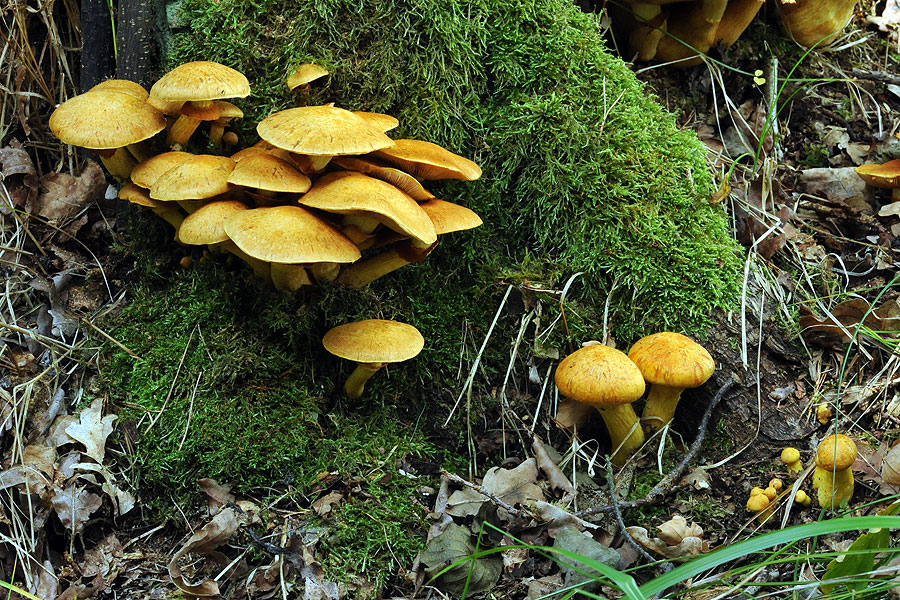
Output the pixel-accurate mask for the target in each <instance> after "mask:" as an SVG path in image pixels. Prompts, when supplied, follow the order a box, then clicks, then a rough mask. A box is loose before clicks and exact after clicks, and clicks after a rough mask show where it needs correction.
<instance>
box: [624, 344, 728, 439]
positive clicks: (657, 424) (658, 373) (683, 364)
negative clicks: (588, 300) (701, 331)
mask: <svg viewBox="0 0 900 600" xmlns="http://www.w3.org/2000/svg"><path fill="white" fill-rule="evenodd" d="M628 358H630V359H631V360H632V361H634V364H636V365H637V366H638V368H639V369H640V370H641V373H643V375H644V379H646V380H647V383H649V384H650V393H649V394H648V396H647V404H645V405H644V411H643V413H642V414H641V424H642V425H643V426H644V428H645V429H647V430H648V431H658V430H660V429H662V428H663V427H664V426H665V425H667V424H668V423H669V422H671V421H672V418H673V417H674V416H675V407H676V406H677V405H678V400H679V399H680V398H681V392H682V391H684V390H685V389H687V388H695V387H699V386H701V385H703V384H704V383H705V382H706V380H707V379H709V378H710V377H711V376H712V374H713V371H715V369H716V363H715V362H713V359H712V357H711V356H710V355H709V352H707V351H706V349H705V348H704V347H703V346H701V345H700V344H698V343H696V342H695V341H693V340H692V339H690V338H689V337H687V336H684V335H681V334H680V333H673V332H671V331H663V332H660V333H654V334H652V335H648V336H646V337H643V338H641V339H639V340H638V341H637V342H635V343H634V345H633V346H632V347H631V350H629V351H628Z"/></svg>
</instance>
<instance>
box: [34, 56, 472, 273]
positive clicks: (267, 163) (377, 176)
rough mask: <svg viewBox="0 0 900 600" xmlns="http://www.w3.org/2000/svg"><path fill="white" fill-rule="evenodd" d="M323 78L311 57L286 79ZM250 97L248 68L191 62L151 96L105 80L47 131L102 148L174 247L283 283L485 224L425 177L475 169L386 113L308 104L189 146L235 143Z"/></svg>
mask: <svg viewBox="0 0 900 600" xmlns="http://www.w3.org/2000/svg"><path fill="white" fill-rule="evenodd" d="M326 74H327V71H325V70H324V69H322V68H321V67H317V66H316V65H302V66H301V68H299V69H297V71H296V72H295V73H294V74H293V75H292V76H291V77H290V78H289V80H288V84H289V86H290V87H291V88H292V89H293V88H297V89H299V90H301V91H302V90H303V89H304V86H305V87H308V86H309V83H310V82H311V81H314V80H315V79H317V78H320V77H322V76H324V75H326ZM249 94H250V85H249V82H248V81H247V78H246V77H244V76H243V75H242V74H241V73H239V72H238V71H235V70H234V69H231V68H230V67H227V66H225V65H221V64H218V63H214V62H208V61H197V62H190V63H185V64H183V65H180V66H178V67H176V68H175V69H173V70H172V71H170V72H169V73H167V74H165V75H164V76H163V77H162V78H161V79H160V80H159V81H157V82H156V83H155V84H154V85H153V87H152V88H151V90H150V92H147V91H146V90H144V89H143V88H142V87H141V86H140V85H138V84H136V83H133V82H130V81H125V80H110V81H107V82H104V83H102V84H100V85H98V86H97V87H96V88H94V89H92V90H90V91H88V92H86V93H85V94H82V95H80V96H76V97H74V98H72V99H71V100H68V101H66V102H64V103H63V104H61V105H60V106H59V107H58V108H57V109H56V111H54V113H53V115H52V116H51V119H50V127H51V130H52V131H53V133H54V134H55V135H56V136H57V137H59V138H60V139H61V140H62V141H63V142H66V143H68V144H73V145H77V146H81V147H83V148H87V149H89V150H92V151H94V152H97V153H98V154H99V155H100V157H101V160H103V162H104V164H105V165H106V166H107V169H108V170H109V171H110V173H111V174H112V175H113V176H115V177H116V178H117V179H119V180H120V181H122V182H123V187H122V188H121V191H120V193H119V197H120V198H122V199H124V200H127V201H129V202H131V203H134V204H138V205H141V206H146V207H148V208H150V209H151V210H152V211H153V212H154V213H156V214H157V215H159V216H160V217H162V218H163V219H165V220H166V221H167V222H169V223H170V224H172V225H173V226H174V227H175V228H176V240H177V241H178V242H180V243H182V244H189V245H207V246H209V247H210V248H211V249H214V250H217V251H225V252H230V253H232V254H234V255H236V256H238V257H240V258H241V259H243V260H244V261H245V262H247V263H248V264H249V265H250V266H251V268H252V269H253V271H254V273H255V274H256V275H257V276H258V277H259V278H261V279H264V280H266V281H270V282H271V283H272V284H274V286H275V287H276V288H277V289H280V290H284V291H295V290H297V289H300V288H301V287H303V286H305V285H311V284H313V283H318V282H322V281H335V280H336V281H337V282H338V283H341V284H344V285H348V286H350V287H362V286H365V285H367V284H368V283H371V282H372V281H374V280H376V279H378V278H379V277H381V276H383V275H386V274H387V273H390V272H392V271H394V270H396V269H398V268H400V267H402V266H404V265H407V264H409V263H411V262H418V261H421V260H423V259H424V258H425V257H427V256H428V254H429V253H430V252H431V250H432V249H433V248H434V247H435V245H436V244H437V241H438V236H439V235H443V234H446V233H451V232H454V231H461V230H464V229H471V228H474V227H478V226H479V225H481V224H482V221H481V219H480V218H479V217H478V215H477V214H475V213H474V212H473V211H472V210H470V209H468V208H466V207H464V206H461V205H459V204H455V203H452V202H447V201H444V200H440V199H438V198H435V196H434V195H433V194H432V193H431V192H429V191H428V190H427V189H426V188H425V187H424V185H423V183H422V182H423V181H425V182H427V181H430V180H435V179H462V180H468V181H472V180H475V179H478V177H480V176H481V169H480V168H479V166H478V165H477V164H476V163H474V162H472V161H471V160H468V159H466V158H464V157H462V156H459V155H457V154H454V153H452V152H450V151H449V150H446V149H445V148H442V147H441V146H438V145H437V144H433V143H431V142H427V141H422V140H412V139H397V140H394V139H391V138H390V137H388V136H387V135H386V132H387V131H390V130H391V129H393V128H395V127H397V126H398V125H399V123H398V121H397V119H395V118H394V117H392V116H390V115H386V114H380V113H370V112H353V111H349V110H345V109H343V108H339V107H336V106H332V105H326V106H300V107H297V108H291V109H287V110H282V111H279V112H276V113H274V114H271V115H269V116H268V117H266V118H265V119H263V120H262V121H261V122H260V123H259V124H258V126H257V133H258V134H259V136H260V138H261V141H260V142H258V143H257V144H255V145H254V146H251V147H249V148H246V149H244V150H241V151H238V152H235V153H233V154H231V155H230V156H220V155H214V154H193V153H190V152H186V151H185V150H184V148H185V146H186V145H187V143H188V141H189V140H190V138H191V137H192V136H193V135H194V134H195V132H196V131H197V130H198V129H200V128H201V126H203V127H204V128H206V127H208V135H209V138H210V140H211V142H212V145H213V146H214V147H215V148H217V149H221V148H224V147H228V146H230V145H234V144H235V143H236V142H237V138H236V135H235V134H234V132H231V131H227V127H228V125H229V123H230V122H231V120H233V119H237V118H241V117H242V116H243V113H242V112H241V111H240V109H239V108H238V107H236V106H235V105H234V104H231V103H230V102H228V101H227V99H235V98H242V97H245V96H247V95H249ZM163 130H165V131H166V146H167V147H168V148H170V149H171V150H169V151H166V152H162V153H159V154H154V153H153V152H152V150H151V147H150V146H149V145H148V144H147V143H146V140H149V138H152V137H154V136H155V135H156V134H157V133H160V132H161V131H163ZM364 253H365V255H364Z"/></svg>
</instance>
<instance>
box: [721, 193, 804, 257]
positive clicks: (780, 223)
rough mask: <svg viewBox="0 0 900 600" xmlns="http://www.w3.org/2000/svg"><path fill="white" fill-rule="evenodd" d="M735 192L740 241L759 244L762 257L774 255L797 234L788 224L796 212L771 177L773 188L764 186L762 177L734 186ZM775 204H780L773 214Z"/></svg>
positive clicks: (758, 250)
mask: <svg viewBox="0 0 900 600" xmlns="http://www.w3.org/2000/svg"><path fill="white" fill-rule="evenodd" d="M732 195H733V196H735V197H737V198H738V199H739V200H740V201H739V202H736V203H735V210H734V218H735V229H736V234H737V239H738V241H739V242H740V243H742V244H743V245H745V246H748V247H751V246H754V247H756V251H757V252H758V253H759V255H760V256H762V257H763V258H765V259H769V258H772V256H773V255H774V254H775V253H776V252H778V251H779V250H781V249H782V248H783V247H784V245H785V244H786V243H787V239H788V236H793V235H794V234H795V229H794V227H793V226H792V225H790V224H789V221H790V220H791V218H792V217H793V212H792V211H791V209H790V208H788V207H787V206H786V205H785V204H784V202H785V200H786V198H785V197H784V192H783V191H782V189H781V185H780V184H779V183H778V181H777V180H772V188H771V189H769V188H764V186H763V178H762V177H761V176H760V177H757V178H756V179H754V180H753V181H750V182H749V183H747V184H746V185H744V186H737V185H735V186H734V189H733V190H732ZM773 207H778V208H777V210H775V213H774V215H773V214H772V210H773Z"/></svg>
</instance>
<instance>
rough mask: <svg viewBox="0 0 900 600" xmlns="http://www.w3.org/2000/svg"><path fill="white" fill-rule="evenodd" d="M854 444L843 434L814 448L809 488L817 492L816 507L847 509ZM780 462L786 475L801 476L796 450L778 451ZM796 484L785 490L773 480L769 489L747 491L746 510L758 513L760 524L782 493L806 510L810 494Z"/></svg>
mask: <svg viewBox="0 0 900 600" xmlns="http://www.w3.org/2000/svg"><path fill="white" fill-rule="evenodd" d="M856 451H857V448H856V442H854V441H853V440H852V439H851V438H850V437H848V436H846V435H843V434H840V433H838V434H833V435H829V436H827V437H826V438H825V439H823V440H822V441H821V442H819V445H818V447H817V448H816V456H815V470H814V471H813V476H812V487H813V489H814V490H815V491H816V494H815V496H816V500H817V501H818V504H819V506H821V507H822V508H827V509H829V510H836V509H838V508H839V507H842V506H846V505H847V504H848V503H849V502H850V498H851V497H852V496H853V470H852V466H853V462H854V461H855V460H856ZM781 462H782V463H783V464H784V467H785V470H786V471H787V474H788V475H789V476H792V477H794V476H798V477H802V476H803V475H805V474H806V473H804V472H803V463H802V462H801V460H800V451H799V450H798V449H797V448H793V447H790V446H789V447H787V448H785V449H784V450H782V451H781ZM797 485H798V484H797V483H795V484H794V485H791V486H787V487H785V486H784V484H783V483H782V481H781V480H780V479H778V478H774V479H772V480H771V481H770V482H769V485H768V487H766V488H765V489H764V488H761V487H754V488H753V489H752V490H750V497H749V498H748V500H747V510H749V511H751V512H754V513H757V518H758V519H759V520H760V522H763V521H765V520H767V519H768V518H769V517H770V516H771V515H772V512H773V509H774V506H775V502H776V500H777V499H778V498H781V497H782V496H784V495H785V494H787V493H789V492H792V490H794V489H796V492H794V502H795V503H797V504H799V505H801V506H803V507H808V506H810V504H812V499H811V498H810V497H809V495H808V494H807V493H806V492H805V491H803V490H801V489H799V488H798V487H797Z"/></svg>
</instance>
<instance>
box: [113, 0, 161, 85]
mask: <svg viewBox="0 0 900 600" xmlns="http://www.w3.org/2000/svg"><path fill="white" fill-rule="evenodd" d="M158 10H159V2H157V1H155V0H119V10H118V20H117V23H118V25H117V31H116V39H117V40H118V51H119V54H118V61H117V65H116V76H117V77H119V78H120V79H129V80H131V81H135V82H137V83H140V84H141V85H142V86H144V87H146V88H149V86H150V84H151V83H152V81H151V79H152V76H153V68H154V64H155V61H156V55H157V51H156V44H155V43H154V31H155V24H156V15H157V11H158Z"/></svg>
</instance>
